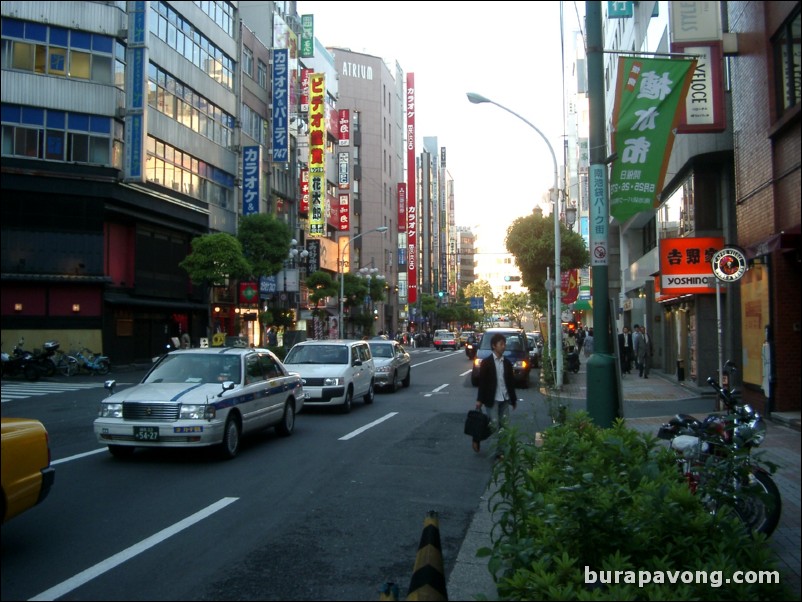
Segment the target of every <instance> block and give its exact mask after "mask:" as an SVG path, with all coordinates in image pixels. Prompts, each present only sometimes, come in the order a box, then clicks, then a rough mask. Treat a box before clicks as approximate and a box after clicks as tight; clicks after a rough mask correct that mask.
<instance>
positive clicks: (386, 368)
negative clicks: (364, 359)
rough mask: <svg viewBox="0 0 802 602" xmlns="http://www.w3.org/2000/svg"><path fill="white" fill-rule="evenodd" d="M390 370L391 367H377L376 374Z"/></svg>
mask: <svg viewBox="0 0 802 602" xmlns="http://www.w3.org/2000/svg"><path fill="white" fill-rule="evenodd" d="M390 370H392V367H391V366H379V367H377V368H376V372H390Z"/></svg>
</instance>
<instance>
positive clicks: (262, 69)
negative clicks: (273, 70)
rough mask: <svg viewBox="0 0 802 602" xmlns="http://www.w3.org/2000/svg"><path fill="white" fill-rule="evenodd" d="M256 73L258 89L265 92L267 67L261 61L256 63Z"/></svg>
mask: <svg viewBox="0 0 802 602" xmlns="http://www.w3.org/2000/svg"><path fill="white" fill-rule="evenodd" d="M257 71H258V77H257V79H258V82H259V87H260V88H263V89H265V90H267V65H265V64H264V62H263V61H258V65H257Z"/></svg>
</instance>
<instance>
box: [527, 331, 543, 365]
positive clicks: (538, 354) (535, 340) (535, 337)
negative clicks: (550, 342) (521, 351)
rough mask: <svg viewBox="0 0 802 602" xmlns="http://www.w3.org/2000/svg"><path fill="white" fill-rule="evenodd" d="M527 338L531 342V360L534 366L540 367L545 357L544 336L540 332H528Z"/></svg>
mask: <svg viewBox="0 0 802 602" xmlns="http://www.w3.org/2000/svg"><path fill="white" fill-rule="evenodd" d="M526 338H527V342H528V343H529V361H530V362H531V363H532V367H533V368H540V361H541V358H542V357H543V337H542V336H541V334H540V333H539V332H527V333H526Z"/></svg>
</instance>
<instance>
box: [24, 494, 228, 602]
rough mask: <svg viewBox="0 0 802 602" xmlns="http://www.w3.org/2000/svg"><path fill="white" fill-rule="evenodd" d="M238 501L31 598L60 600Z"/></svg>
mask: <svg viewBox="0 0 802 602" xmlns="http://www.w3.org/2000/svg"><path fill="white" fill-rule="evenodd" d="M238 499H239V498H236V497H224V498H223V499H221V500H218V501H216V502H215V503H214V504H212V505H211V506H206V508H204V509H203V510H199V511H198V512H196V513H195V514H193V515H192V516H188V517H187V518H185V519H184V520H182V521H179V522H177V523H175V524H174V525H171V526H169V527H167V528H166V529H162V530H161V531H159V532H158V533H156V534H155V535H151V536H150V537H148V538H147V539H143V540H142V541H140V542H139V543H135V544H134V545H132V546H131V547H130V548H128V549H126V550H123V551H122V552H118V553H117V554H115V555H114V556H111V557H110V558H107V559H106V560H102V561H101V562H98V563H97V564H96V565H95V566H93V567H90V568H88V569H86V570H85V571H82V572H80V573H78V574H77V575H75V576H73V577H70V578H69V579H67V580H66V581H62V582H61V583H59V584H58V585H56V586H54V587H51V588H50V589H47V590H45V591H43V592H42V593H41V594H38V595H36V596H34V597H33V598H31V600H55V599H56V598H60V597H61V596H64V595H66V594H68V593H70V592H71V591H73V590H74V589H76V588H78V587H81V586H82V585H84V584H85V583H88V582H89V581H91V580H92V579H94V578H95V577H99V576H100V575H102V574H103V573H105V572H107V571H110V570H111V569H113V568H115V567H117V566H119V565H121V564H122V563H123V562H126V561H128V560H130V559H131V558H133V557H134V556H137V555H139V554H141V553H142V552H144V551H146V550H148V549H150V548H152V547H153V546H155V545H157V544H160V543H161V542H163V541H164V540H166V539H168V538H170V537H172V536H173V535H176V534H177V533H180V532H181V531H183V530H184V529H186V528H188V527H191V526H192V525H194V524H195V523H197V522H200V521H202V520H203V519H204V518H207V517H209V516H211V515H212V514H214V513H215V512H217V511H219V510H222V509H223V508H225V507H226V506H228V505H229V504H231V503H233V502H236V501H237V500H238Z"/></svg>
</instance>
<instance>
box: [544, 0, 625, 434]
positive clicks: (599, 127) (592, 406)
mask: <svg viewBox="0 0 802 602" xmlns="http://www.w3.org/2000/svg"><path fill="white" fill-rule="evenodd" d="M585 15H586V17H585V25H586V27H587V36H588V50H587V55H588V106H589V112H590V139H589V141H588V142H589V146H590V261H591V273H592V278H593V355H591V356H590V359H589V360H588V373H587V410H588V414H590V417H591V418H592V419H593V421H594V422H595V423H596V424H597V425H598V426H600V427H602V428H607V427H610V426H612V424H613V421H614V420H615V419H616V417H617V414H618V407H619V403H618V381H617V380H616V379H617V375H616V363H615V357H613V353H612V350H613V346H612V344H611V342H612V338H611V337H612V336H615V333H611V332H610V292H609V290H608V288H609V283H608V270H609V266H608V263H609V259H608V258H609V246H608V234H609V233H608V227H609V223H610V196H609V191H608V187H607V157H606V154H607V136H606V133H605V108H604V38H603V34H602V20H601V2H598V1H588V2H586V3H585ZM558 285H559V283H558Z"/></svg>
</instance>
